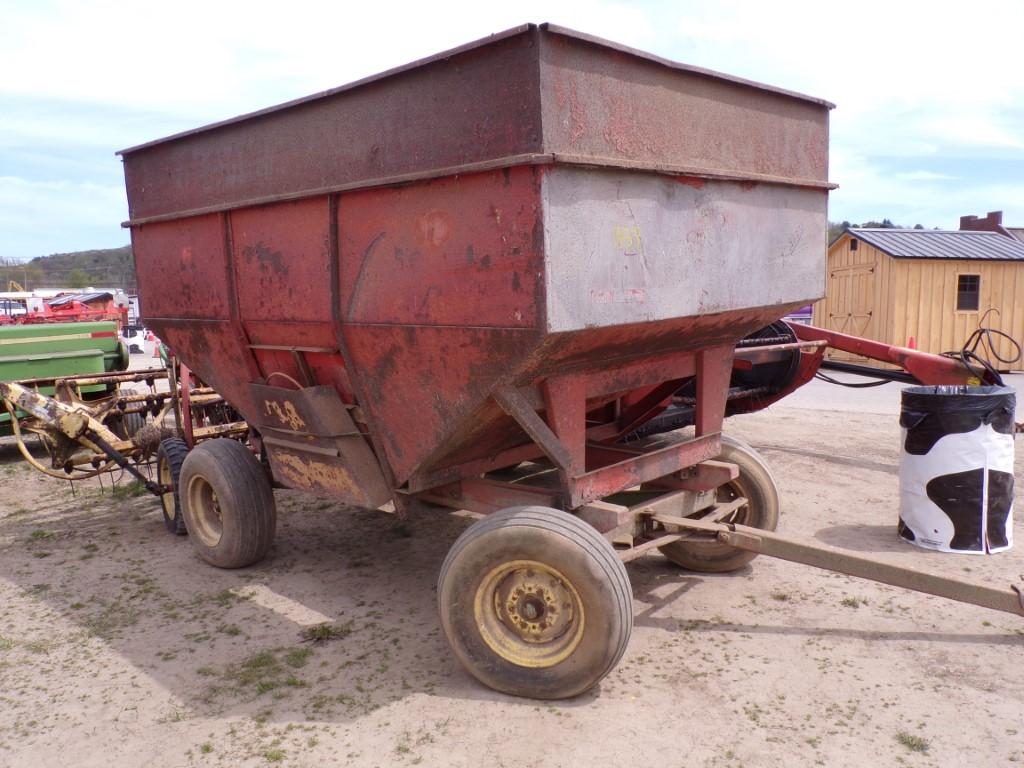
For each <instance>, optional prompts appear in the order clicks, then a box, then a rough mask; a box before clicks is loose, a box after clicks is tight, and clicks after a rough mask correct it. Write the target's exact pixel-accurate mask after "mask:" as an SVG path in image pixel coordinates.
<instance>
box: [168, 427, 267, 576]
mask: <svg viewBox="0 0 1024 768" xmlns="http://www.w3.org/2000/svg"><path fill="white" fill-rule="evenodd" d="M178 493H179V498H180V501H181V511H182V515H183V517H184V519H185V526H186V527H187V528H188V532H189V535H190V538H191V540H192V545H193V546H194V547H195V549H196V552H197V553H198V554H199V556H200V557H201V558H202V559H203V560H205V561H206V562H208V563H209V564H210V565H215V566H217V567H218V568H244V567H245V566H247V565H252V564H253V563H256V562H259V561H260V560H262V559H263V558H264V557H266V555H267V553H268V552H269V551H270V546H271V544H273V541H274V530H275V528H276V525H277V512H276V509H275V507H274V493H273V491H272V490H271V487H270V481H269V480H268V479H267V475H266V473H265V472H264V471H263V467H261V466H260V463H259V461H258V460H257V459H256V457H255V456H253V454H252V452H251V451H250V450H249V449H248V448H246V447H245V446H244V445H242V444H241V443H239V442H237V441H235V440H229V439H226V438H218V439H216V440H208V441H206V442H204V443H200V444H199V445H198V446H196V447H195V448H194V449H193V450H192V451H190V452H189V454H188V456H187V457H186V458H185V461H184V463H183V464H182V467H181V478H180V482H179V491H178Z"/></svg>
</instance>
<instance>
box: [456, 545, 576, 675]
mask: <svg viewBox="0 0 1024 768" xmlns="http://www.w3.org/2000/svg"><path fill="white" fill-rule="evenodd" d="M473 611H474V614H475V617H476V624H477V627H478V628H479V630H480V636H481V637H482V638H483V641H484V642H485V643H486V644H487V645H488V647H490V649H491V650H492V651H494V652H495V653H496V654H498V655H499V656H500V657H502V658H503V659H505V660H506V661H510V662H512V663H513V664H516V665H518V666H520V667H531V668H535V669H536V668H544V667H553V666H554V665H556V664H558V663H560V662H562V661H564V660H565V659H567V658H568V657H569V656H570V655H571V654H572V652H573V651H575V650H576V646H578V645H579V644H580V640H582V639H583V627H584V623H585V616H584V613H583V601H582V600H581V599H580V596H579V593H578V592H577V591H576V588H575V587H574V586H573V585H572V583H571V582H570V581H569V580H568V579H567V578H565V576H564V575H563V574H562V573H561V572H560V571H558V570H557V569H555V568H552V567H551V566H549V565H545V564H544V563H539V562H537V561H535V560H513V561H510V562H507V563H502V564H501V565H499V566H498V567H496V568H494V569H493V570H491V572H490V573H488V574H487V575H486V576H485V577H484V578H483V580H482V581H481V582H480V586H479V587H478V588H477V590H476V595H475V597H474V600H473Z"/></svg>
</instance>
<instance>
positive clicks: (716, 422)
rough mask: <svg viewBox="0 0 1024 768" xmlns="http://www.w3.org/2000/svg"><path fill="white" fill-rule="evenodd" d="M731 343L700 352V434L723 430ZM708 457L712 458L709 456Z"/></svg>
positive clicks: (729, 372) (698, 385)
mask: <svg viewBox="0 0 1024 768" xmlns="http://www.w3.org/2000/svg"><path fill="white" fill-rule="evenodd" d="M734 352H735V349H734V347H733V346H732V345H731V344H730V345H728V346H724V347H711V348H710V349H702V350H701V351H700V352H698V353H697V413H696V428H697V434H698V435H707V434H711V433H712V432H721V431H722V421H723V420H724V419H725V403H726V401H727V400H728V399H729V379H730V378H731V377H732V356H733V353H734ZM707 458H709V459H710V458H713V457H711V456H708V457H707Z"/></svg>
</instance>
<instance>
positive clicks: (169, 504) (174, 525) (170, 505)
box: [156, 437, 188, 536]
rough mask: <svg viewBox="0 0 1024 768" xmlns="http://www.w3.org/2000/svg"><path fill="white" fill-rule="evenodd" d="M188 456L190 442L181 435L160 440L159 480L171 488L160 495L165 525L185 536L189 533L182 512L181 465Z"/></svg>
mask: <svg viewBox="0 0 1024 768" xmlns="http://www.w3.org/2000/svg"><path fill="white" fill-rule="evenodd" d="M187 456H188V444H187V443H186V442H185V441H184V440H182V439H181V438H180V437H168V438H167V439H165V440H161V441H160V447H159V448H158V449H157V451H156V474H157V481H158V482H159V483H160V485H162V486H164V487H165V488H170V490H169V491H167V493H164V494H163V495H162V496H161V497H160V508H161V510H162V511H163V513H164V526H165V527H166V528H167V530H168V531H170V532H171V533H173V534H176V535H178V536H184V535H185V534H186V533H188V529H187V528H186V527H185V518H184V516H183V515H182V514H181V498H180V494H179V493H178V489H179V488H180V486H181V467H182V465H183V464H184V463H185V457H187Z"/></svg>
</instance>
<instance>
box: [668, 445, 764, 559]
mask: <svg viewBox="0 0 1024 768" xmlns="http://www.w3.org/2000/svg"><path fill="white" fill-rule="evenodd" d="M718 458H719V459H720V460H722V461H728V462H730V463H732V464H735V465H736V466H737V467H739V470H740V473H739V477H737V478H736V479H735V480H733V481H732V482H731V483H726V484H725V485H723V486H721V487H720V488H719V489H718V498H717V501H719V502H724V501H732V500H734V499H738V498H739V497H740V496H743V497H744V498H746V499H747V504H746V506H743V507H741V508H740V509H738V510H736V511H735V512H733V513H732V514H731V515H730V516H729V517H726V518H724V519H723V520H722V521H721V522H723V523H737V524H739V525H747V526H750V527H751V528H760V529H761V530H764V531H774V530H775V528H776V527H777V526H778V524H779V508H780V506H781V505H780V503H779V489H778V486H777V485H776V484H775V478H773V477H772V473H771V471H770V470H769V469H768V465H767V464H765V462H764V459H762V458H761V456H760V455H759V454H758V453H757V451H755V450H754V449H753V448H751V447H750V446H749V445H747V444H746V443H744V442H742V441H740V440H736V439H735V438H731V437H726V436H724V435H723V436H722V453H721V454H719V456H718ZM659 549H660V551H661V553H662V554H663V555H665V557H667V558H668V559H669V560H671V561H672V562H673V563H675V564H676V565H680V566H682V567H683V568H686V569H688V570H691V571H700V572H703V573H724V572H726V571H735V570H736V569H737V568H742V567H743V566H744V565H746V564H747V563H749V562H750V561H751V560H753V559H754V558H755V557H757V553H756V552H747V551H745V550H742V549H736V548H735V547H730V546H729V545H727V544H722V543H720V542H718V541H712V540H706V541H703V540H702V541H676V542H673V543H671V544H666V545H665V546H664V547H659Z"/></svg>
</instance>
